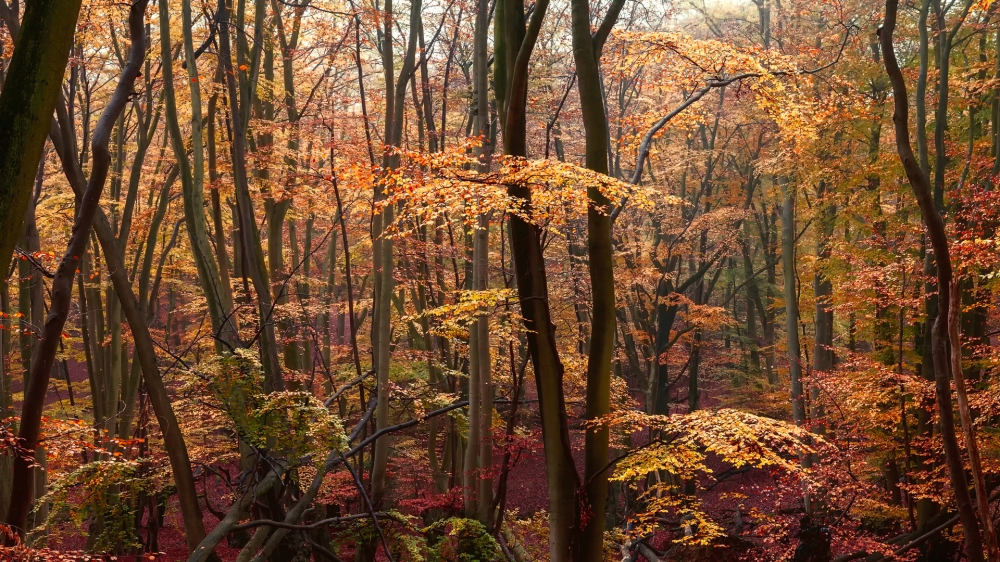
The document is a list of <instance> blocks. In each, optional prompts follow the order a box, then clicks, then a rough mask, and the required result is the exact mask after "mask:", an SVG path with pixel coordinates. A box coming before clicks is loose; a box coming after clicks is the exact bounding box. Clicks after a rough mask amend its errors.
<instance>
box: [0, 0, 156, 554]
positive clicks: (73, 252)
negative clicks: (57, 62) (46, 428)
mask: <svg viewBox="0 0 1000 562" xmlns="http://www.w3.org/2000/svg"><path fill="white" fill-rule="evenodd" d="M30 9H31V5H29V13H30ZM145 9H146V0H139V1H138V2H137V3H136V4H133V5H132V6H131V8H130V13H129V31H130V33H131V37H132V39H133V43H132V48H131V49H130V53H129V58H130V60H129V63H128V65H127V66H126V68H125V69H124V71H123V72H122V76H121V79H120V80H119V82H118V85H117V86H116V87H115V91H114V93H113V94H112V97H111V100H110V101H109V102H108V105H107V106H106V107H105V109H104V111H103V112H102V114H101V117H100V120H99V121H98V125H97V128H96V129H95V132H94V137H93V141H92V156H93V164H92V170H91V176H90V181H89V182H88V183H87V189H86V191H85V192H84V193H83V195H82V197H81V198H80V200H79V202H78V207H77V212H76V217H75V219H74V222H73V231H72V235H71V236H70V241H69V244H68V245H67V247H66V253H65V255H64V256H63V259H62V260H61V261H60V262H59V267H58V268H57V270H56V273H55V278H54V279H53V281H52V301H51V306H50V309H49V314H48V317H47V318H46V321H45V326H44V328H43V329H42V339H41V341H40V342H39V344H38V346H37V348H36V349H35V350H34V352H33V356H32V361H31V373H30V375H31V376H30V379H29V380H28V384H27V385H26V386H25V392H24V402H23V404H22V410H21V426H20V429H19V431H18V439H19V440H20V442H21V445H22V446H23V447H24V448H25V449H26V450H31V449H34V448H35V447H37V445H38V438H39V429H40V426H41V416H42V410H43V408H44V405H45V395H46V393H47V390H48V382H49V376H50V374H51V372H52V367H53V365H54V363H55V354H56V351H57V348H58V344H59V341H60V340H61V337H62V332H63V326H64V325H65V323H66V317H67V316H68V315H69V308H70V303H71V300H72V296H73V280H74V278H75V275H76V271H77V269H78V268H79V263H80V258H81V256H83V254H84V252H85V251H86V248H87V243H88V241H89V236H90V228H91V226H92V224H93V222H94V215H95V213H96V212H97V210H98V208H99V207H100V198H101V192H102V191H103V190H104V183H105V181H106V180H107V176H108V170H109V167H110V164H111V153H110V151H109V150H108V144H109V142H110V137H111V132H112V128H113V126H114V123H115V121H117V120H118V117H119V115H120V114H121V112H122V111H123V110H124V109H125V104H126V102H127V100H128V96H129V94H130V93H131V92H132V88H133V86H134V82H135V79H136V77H137V76H138V74H139V72H140V69H141V68H142V61H143V59H144V58H145V53H146V37H145ZM76 11H77V10H74V14H75V13H76ZM25 17H27V15H26V16H25ZM74 19H75V18H74ZM22 31H23V32H24V33H22V35H21V39H24V37H25V36H26V34H27V28H25V29H23V30H22ZM67 50H68V45H67ZM15 54H16V53H15ZM57 83H58V82H57ZM8 86H9V84H8ZM2 108H3V96H2V94H0V111H2ZM44 119H45V120H43V122H51V118H50V117H49V116H48V115H46V116H45V117H44ZM34 165H37V161H36V162H35V163H34ZM30 457H31V455H24V454H19V455H18V456H17V458H16V459H15V460H14V477H13V493H12V494H11V502H10V508H9V509H8V511H7V518H6V522H7V524H8V525H10V526H11V527H12V528H13V529H15V532H16V533H17V534H18V535H21V537H22V538H23V533H24V529H25V528H26V522H27V518H28V513H29V511H30V509H31V503H32V493H33V491H34V486H33V485H32V481H33V480H34V475H33V470H32V464H33V459H32V458H30ZM7 540H10V538H8V539H7Z"/></svg>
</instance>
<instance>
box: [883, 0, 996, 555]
mask: <svg viewBox="0 0 1000 562" xmlns="http://www.w3.org/2000/svg"><path fill="white" fill-rule="evenodd" d="M897 10H898V2H897V0H886V3H885V22H884V23H883V25H882V28H881V29H880V30H879V42H880V44H881V46H882V55H883V56H882V59H883V61H884V64H885V69H886V73H887V74H888V75H889V81H890V82H891V84H892V90H893V103H894V108H893V116H892V121H893V125H894V127H895V133H896V150H897V152H898V153H899V159H900V161H901V162H902V164H903V169H904V171H905V172H906V177H907V180H908V181H909V183H910V186H911V187H912V188H913V193H914V195H915V197H916V199H917V203H918V204H919V206H920V212H921V214H922V215H923V221H924V226H925V227H926V228H927V236H928V239H929V240H930V242H931V247H932V248H933V250H934V256H935V261H936V263H937V280H938V295H939V296H938V308H939V314H938V317H937V319H936V320H935V321H934V329H933V330H932V333H931V336H932V338H933V344H934V345H933V360H934V371H935V373H934V381H935V388H936V391H937V403H938V417H939V418H940V424H941V439H942V441H943V444H944V454H945V461H946V462H947V465H948V474H949V476H950V479H951V484H952V490H953V492H954V494H955V504H956V506H957V509H958V514H959V520H960V521H961V522H962V527H963V532H964V534H965V545H966V555H967V556H968V557H969V559H970V560H971V561H972V562H981V561H982V560H983V541H982V535H981V534H980V531H979V522H978V521H977V518H976V513H975V510H974V509H973V507H972V498H971V497H970V496H969V490H968V484H967V481H966V477H965V467H964V466H963V462H962V454H961V451H960V449H959V447H958V442H957V439H956V437H955V418H954V411H953V410H952V403H951V381H950V377H949V376H948V369H949V365H948V363H949V360H948V357H947V347H948V330H947V328H946V327H945V323H946V320H945V321H944V322H943V321H942V318H945V319H946V318H947V317H948V314H947V312H948V304H949V302H948V291H949V289H950V286H951V277H952V270H951V258H950V255H949V251H948V238H947V235H946V234H945V229H944V222H943V221H942V220H941V214H940V213H939V211H938V208H937V206H936V205H935V201H934V196H933V194H932V192H931V186H930V182H929V181H928V178H927V176H926V175H925V174H924V172H923V170H921V169H920V164H919V162H918V161H917V159H916V157H915V155H914V154H913V148H912V147H911V145H910V129H909V123H908V119H909V102H908V98H907V96H906V82H905V80H904V78H903V73H902V71H900V69H899V63H898V62H897V61H896V53H895V50H894V48H893V42H892V34H893V32H894V31H895V28H896V14H897Z"/></svg>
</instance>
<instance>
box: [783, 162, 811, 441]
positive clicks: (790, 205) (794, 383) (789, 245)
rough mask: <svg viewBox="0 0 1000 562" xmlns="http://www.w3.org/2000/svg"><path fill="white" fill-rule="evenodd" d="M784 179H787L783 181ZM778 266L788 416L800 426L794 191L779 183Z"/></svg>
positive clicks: (802, 413) (803, 416) (803, 412)
mask: <svg viewBox="0 0 1000 562" xmlns="http://www.w3.org/2000/svg"><path fill="white" fill-rule="evenodd" d="M785 181H787V180H785ZM782 191H783V192H784V193H783V195H784V203H783V204H782V206H781V269H782V273H783V274H784V288H785V337H786V338H787V340H788V342H787V343H788V378H789V382H790V384H791V391H792V419H793V420H794V421H795V425H798V426H801V425H802V424H803V423H805V421H806V406H805V396H803V394H802V350H801V348H800V347H799V300H798V295H797V292H796V290H795V192H794V191H793V189H792V187H791V186H789V185H788V184H787V183H786V184H784V185H782Z"/></svg>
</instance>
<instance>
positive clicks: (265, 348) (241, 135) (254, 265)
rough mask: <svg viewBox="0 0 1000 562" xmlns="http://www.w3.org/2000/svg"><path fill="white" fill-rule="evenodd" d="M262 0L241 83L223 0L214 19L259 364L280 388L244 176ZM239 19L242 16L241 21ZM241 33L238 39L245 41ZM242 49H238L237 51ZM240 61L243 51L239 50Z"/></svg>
mask: <svg viewBox="0 0 1000 562" xmlns="http://www.w3.org/2000/svg"><path fill="white" fill-rule="evenodd" d="M264 11H265V3H264V0H255V13H254V22H255V23H254V35H253V39H254V43H253V45H254V47H253V51H252V53H251V55H250V59H249V60H247V63H249V64H242V65H241V66H246V67H247V70H246V71H243V70H242V69H241V71H240V72H239V73H238V75H239V79H240V84H239V87H237V83H236V76H237V73H236V72H235V71H234V70H233V57H232V52H231V42H230V32H229V26H230V23H229V21H230V14H229V6H228V5H227V3H226V0H220V1H219V7H218V10H217V15H216V18H217V20H218V27H219V43H220V56H221V57H222V62H223V64H224V65H225V75H226V89H227V92H228V94H229V107H230V115H231V118H232V128H233V140H232V165H233V176H234V178H233V179H234V180H235V182H234V183H235V184H236V205H237V208H238V211H239V213H238V215H239V223H240V229H239V230H240V242H241V244H240V246H241V250H242V257H243V260H244V263H245V271H244V274H245V275H247V276H248V277H249V278H250V280H251V281H252V283H253V289H254V293H255V294H256V295H257V311H258V315H259V317H258V322H260V335H259V338H258V341H259V343H260V353H261V363H262V364H263V366H264V377H265V387H266V390H267V391H269V392H270V391H280V390H284V388H285V383H284V379H283V377H282V374H281V363H280V361H279V360H278V345H277V342H276V339H275V334H274V322H273V318H272V316H273V313H274V307H273V305H272V299H271V292H270V287H269V286H268V278H267V268H266V267H265V266H264V256H263V250H262V249H261V246H260V233H259V232H258V230H257V221H256V220H255V218H254V210H253V202H252V201H251V200H250V186H249V183H248V181H249V180H248V178H247V161H246V155H247V136H246V135H247V121H248V120H249V117H250V108H249V105H250V101H251V97H252V96H251V94H252V92H253V91H255V90H256V84H257V77H258V74H259V67H260V58H261V56H260V55H261V49H262V43H263V29H262V28H263V26H264V21H263V20H264ZM240 24H242V21H240ZM244 39H245V38H242V35H241V40H240V42H241V43H243V42H244ZM240 53H242V50H241V51H240ZM239 57H240V60H242V59H244V58H245V56H244V54H239Z"/></svg>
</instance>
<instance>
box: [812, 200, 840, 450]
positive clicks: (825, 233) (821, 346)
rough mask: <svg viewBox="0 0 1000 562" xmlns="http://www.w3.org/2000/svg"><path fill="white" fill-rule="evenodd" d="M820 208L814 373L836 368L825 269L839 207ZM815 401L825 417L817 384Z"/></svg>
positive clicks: (819, 428)
mask: <svg viewBox="0 0 1000 562" xmlns="http://www.w3.org/2000/svg"><path fill="white" fill-rule="evenodd" d="M824 189H825V184H824V183H823V182H820V189H819V190H818V191H819V193H818V194H817V195H818V196H819V197H820V198H822V197H823V192H824ZM821 205H822V207H821V209H820V217H819V218H820V233H819V240H818V241H817V248H816V255H817V257H818V258H819V263H818V264H817V269H816V272H815V274H814V277H813V295H814V296H815V301H816V334H815V338H814V339H815V341H814V345H813V372H814V373H826V372H829V371H832V370H833V363H834V355H833V308H832V306H833V302H832V299H833V284H832V283H831V282H830V279H829V278H828V277H827V276H826V273H825V272H824V271H823V270H822V268H823V267H824V266H825V265H826V262H827V261H828V260H829V259H830V255H831V248H830V238H832V237H833V228H834V221H835V220H836V217H837V207H836V204H835V203H834V202H832V201H822V202H821ZM810 398H811V402H812V404H813V415H812V417H813V419H814V420H819V419H821V418H822V417H823V411H822V409H821V407H820V406H819V403H820V402H819V387H817V386H814V387H813V390H812V394H811V396H810ZM814 429H815V431H816V432H817V433H823V426H817V427H815V428H814Z"/></svg>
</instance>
